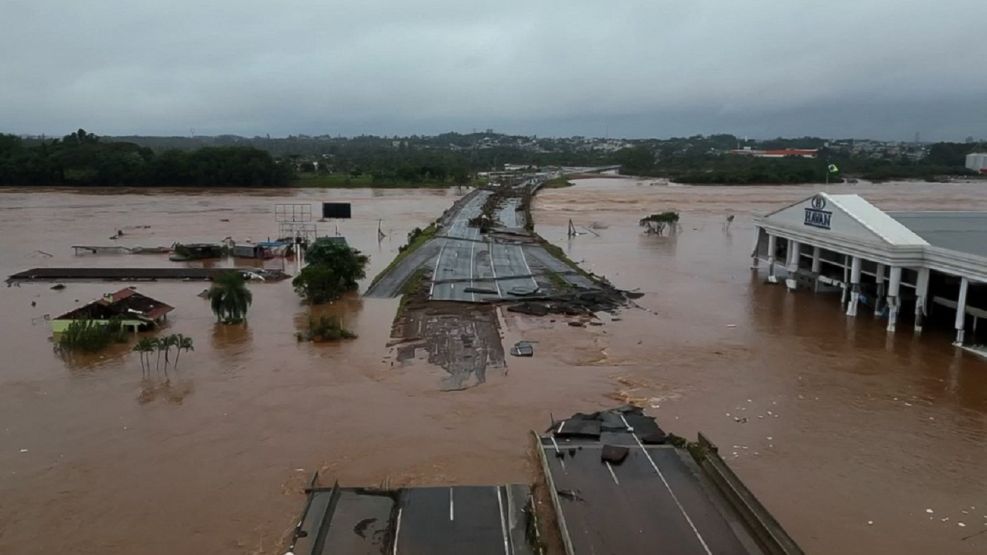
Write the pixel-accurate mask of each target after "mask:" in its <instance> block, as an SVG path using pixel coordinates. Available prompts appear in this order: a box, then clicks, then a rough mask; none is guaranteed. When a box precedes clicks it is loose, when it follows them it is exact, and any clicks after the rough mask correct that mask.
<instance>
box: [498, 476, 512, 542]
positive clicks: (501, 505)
mask: <svg viewBox="0 0 987 555" xmlns="http://www.w3.org/2000/svg"><path fill="white" fill-rule="evenodd" d="M497 507H498V508H500V533H501V534H503V536H504V554H505V555H511V548H510V540H509V539H508V538H507V523H506V522H504V502H503V500H501V498H500V486H498V487H497Z"/></svg>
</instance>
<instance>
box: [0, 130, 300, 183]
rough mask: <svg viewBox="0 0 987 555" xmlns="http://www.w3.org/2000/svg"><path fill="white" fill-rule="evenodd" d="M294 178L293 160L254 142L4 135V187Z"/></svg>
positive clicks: (0, 170)
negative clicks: (185, 143) (161, 145)
mask: <svg viewBox="0 0 987 555" xmlns="http://www.w3.org/2000/svg"><path fill="white" fill-rule="evenodd" d="M293 178H294V172H293V168H292V166H291V165H290V164H287V163H283V162H280V161H278V160H275V159H274V158H272V157H271V155H270V154H269V153H267V152H265V151H263V150H260V149H257V148H254V147H251V146H221V147H204V148H199V149H196V150H191V151H184V150H176V149H171V150H165V151H162V152H160V153H158V152H155V151H154V150H152V149H150V148H147V147H142V146H140V145H137V144H135V143H131V142H122V141H111V140H103V139H101V138H100V137H98V136H96V135H94V134H92V133H88V132H86V131H85V130H83V129H80V130H78V131H76V132H75V133H72V134H69V135H66V136H65V137H63V138H61V139H53V140H33V141H25V140H24V139H21V138H20V137H17V136H15V135H0V185H57V186H80V187H89V186H94V187H105V186H120V185H123V186H132V187H140V186H166V187H186V186H195V187H280V186H286V185H289V184H290V183H291V181H292V180H293Z"/></svg>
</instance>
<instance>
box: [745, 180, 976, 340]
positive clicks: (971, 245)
mask: <svg viewBox="0 0 987 555" xmlns="http://www.w3.org/2000/svg"><path fill="white" fill-rule="evenodd" d="M754 223H755V247H754V252H753V266H754V267H755V268H757V267H758V266H759V263H760V262H765V263H766V264H767V272H768V281H769V282H771V283H777V282H778V281H779V276H781V277H783V278H784V282H785V284H786V286H787V287H788V288H789V289H790V290H793V291H794V290H796V289H797V288H798V287H799V285H800V284H802V285H805V286H807V287H809V288H811V289H813V290H814V291H835V292H839V293H840V298H841V303H842V306H843V308H844V310H845V311H846V314H847V316H857V315H858V313H859V312H861V311H862V310H864V308H863V307H866V308H867V309H868V310H873V313H874V316H875V317H878V318H885V319H887V329H888V331H889V332H893V331H895V329H896V327H897V326H898V324H899V323H900V322H902V321H904V320H907V321H910V322H911V323H912V325H913V326H914V328H915V331H916V332H920V331H921V330H922V327H923V325H925V324H926V323H937V324H940V325H944V326H951V327H952V328H954V329H955V330H956V340H955V343H954V344H955V345H957V346H963V345H967V344H969V345H978V344H979V345H983V344H987V324H985V323H984V322H981V320H984V319H987V212H961V211H927V212H924V211H917V212H885V211H883V210H881V209H879V208H877V207H876V206H874V205H873V204H871V203H869V202H867V201H866V200H864V199H863V198H862V197H860V196H859V195H853V194H841V195H835V194H827V193H819V194H816V195H814V196H812V197H810V198H807V199H804V200H802V201H800V202H797V203H795V204H792V205H790V206H786V207H784V208H782V209H780V210H777V211H775V212H772V213H770V214H767V215H765V216H763V217H759V218H755V220H754ZM978 324H980V325H979V329H978Z"/></svg>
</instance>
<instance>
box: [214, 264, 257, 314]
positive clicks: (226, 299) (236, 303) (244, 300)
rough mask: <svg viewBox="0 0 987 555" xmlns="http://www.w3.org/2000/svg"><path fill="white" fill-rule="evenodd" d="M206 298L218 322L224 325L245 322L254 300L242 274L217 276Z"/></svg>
mask: <svg viewBox="0 0 987 555" xmlns="http://www.w3.org/2000/svg"><path fill="white" fill-rule="evenodd" d="M206 298H207V299H209V306H210V308H212V312H213V314H215V315H216V321H218V322H221V323H223V324H236V323H239V322H242V321H243V320H245V319H246V317H247V308H248V307H249V306H250V303H251V302H253V300H254V297H253V295H252V294H251V293H250V290H249V289H247V283H246V281H245V280H244V279H243V276H242V275H240V272H224V273H222V274H220V275H218V276H216V278H215V279H214V280H213V284H212V287H210V288H209V292H208V293H207V294H206Z"/></svg>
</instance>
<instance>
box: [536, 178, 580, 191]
mask: <svg viewBox="0 0 987 555" xmlns="http://www.w3.org/2000/svg"><path fill="white" fill-rule="evenodd" d="M572 185H573V183H572V181H569V179H568V178H566V177H565V176H562V177H556V178H555V179H549V180H548V181H546V182H545V183H544V184H543V185H542V186H541V187H542V189H561V188H563V187H572Z"/></svg>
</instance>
